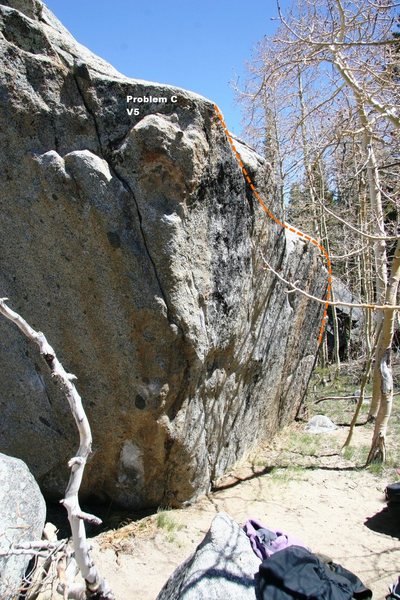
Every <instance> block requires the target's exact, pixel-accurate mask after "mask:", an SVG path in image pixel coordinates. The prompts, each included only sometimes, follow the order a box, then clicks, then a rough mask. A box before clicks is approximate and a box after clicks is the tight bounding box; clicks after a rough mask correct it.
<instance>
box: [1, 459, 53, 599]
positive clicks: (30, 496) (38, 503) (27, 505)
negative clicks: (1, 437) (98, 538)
mask: <svg viewBox="0 0 400 600" xmlns="http://www.w3.org/2000/svg"><path fill="white" fill-rule="evenodd" d="M0 482H1V485H0V547H1V549H2V550H8V549H11V548H12V547H13V546H15V545H16V544H18V543H21V542H28V541H34V540H35V541H38V540H40V539H41V536H42V531H43V527H44V522H45V517H46V505H45V502H44V499H43V496H42V494H41V493H40V490H39V486H38V485H37V483H36V481H35V479H34V478H33V476H32V474H31V472H30V471H29V469H28V467H27V466H26V464H25V463H24V462H22V460H19V459H18V458H13V457H11V456H7V455H6V454H0ZM29 560H30V556H28V555H23V556H16V555H12V554H11V555H10V556H7V557H4V556H2V557H0V573H1V578H0V598H1V599H2V600H12V599H14V598H17V597H18V590H19V589H20V587H21V583H22V579H23V576H24V573H25V570H26V568H27V566H28V563H29Z"/></svg>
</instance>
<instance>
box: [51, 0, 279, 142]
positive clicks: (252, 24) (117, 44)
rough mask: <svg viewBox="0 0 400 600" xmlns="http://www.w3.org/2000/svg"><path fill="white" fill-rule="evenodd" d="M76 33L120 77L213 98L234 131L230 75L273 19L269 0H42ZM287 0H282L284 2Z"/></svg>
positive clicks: (236, 113)
mask: <svg viewBox="0 0 400 600" xmlns="http://www.w3.org/2000/svg"><path fill="white" fill-rule="evenodd" d="M45 3H46V4H47V6H48V7H49V8H50V10H52V11H53V12H54V13H55V15H56V16H57V17H58V18H59V19H60V21H62V23H63V24H64V25H65V26H66V27H67V29H69V30H70V31H71V33H72V34H73V35H74V37H75V38H77V40H78V41H79V42H80V43H82V44H84V45H85V46H87V47H88V48H90V49H91V50H92V51H93V52H95V53H96V54H98V55H100V56H101V57H102V58H104V59H105V60H107V61H108V62H110V63H112V64H113V66H114V67H115V68H116V69H118V70H119V71H121V72H122V73H123V74H124V75H127V76H128V77H136V78H139V79H147V80H149V81H158V82H161V83H169V84H171V85H177V86H180V87H183V88H186V89H189V90H192V91H194V92H197V93H199V94H201V95H203V96H206V97H207V98H210V99H211V100H213V101H214V102H216V103H217V104H218V105H219V107H220V109H221V110H222V112H223V114H224V116H225V120H226V122H227V125H228V128H229V129H230V130H231V131H233V132H235V133H237V134H240V130H241V127H240V120H241V109H240V107H238V106H237V105H236V103H235V99H234V93H233V91H232V89H231V86H230V82H231V81H233V80H235V79H236V78H237V77H238V76H239V82H240V81H243V77H244V74H245V62H246V61H248V60H250V59H251V56H252V51H253V50H254V48H255V46H256V44H257V41H258V40H260V39H261V38H262V37H263V35H266V34H267V35H268V34H270V33H272V32H273V31H274V29H275V27H276V21H272V20H271V18H273V17H276V14H277V9H276V3H275V0H249V1H248V2H245V1H244V0H201V1H200V2H197V1H196V0H194V1H190V0H169V1H165V0H152V1H151V2H148V3H145V2H143V1H141V2H135V1H134V0H112V1H110V0H45ZM288 4H290V0H284V1H283V2H282V5H283V6H284V7H285V6H287V5H288Z"/></svg>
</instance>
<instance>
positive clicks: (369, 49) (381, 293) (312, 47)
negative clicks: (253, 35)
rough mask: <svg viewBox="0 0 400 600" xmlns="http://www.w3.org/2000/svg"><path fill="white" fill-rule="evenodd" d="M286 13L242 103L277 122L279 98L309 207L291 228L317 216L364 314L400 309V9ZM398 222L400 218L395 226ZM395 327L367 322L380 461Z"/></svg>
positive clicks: (263, 48) (309, 1)
mask: <svg viewBox="0 0 400 600" xmlns="http://www.w3.org/2000/svg"><path fill="white" fill-rule="evenodd" d="M277 5H278V12H279V21H280V26H279V29H278V31H277V33H276V34H275V35H274V36H273V37H269V38H265V39H264V40H263V41H262V42H261V43H260V46H259V50H258V56H257V59H256V60H255V61H254V62H253V65H252V67H251V70H250V73H251V77H250V79H249V84H248V86H247V88H246V90H244V92H243V93H242V100H243V101H244V102H246V103H247V104H248V105H250V106H252V110H251V111H249V112H248V114H250V115H251V117H252V119H253V122H256V120H257V118H259V115H260V114H266V112H267V111H266V107H265V105H264V103H265V102H266V101H267V102H269V101H270V95H271V90H273V93H274V103H275V106H279V110H276V109H275V111H274V114H275V115H277V118H276V119H275V128H276V129H277V131H278V136H277V137H278V138H279V140H280V146H279V147H280V153H281V161H282V164H283V166H282V169H281V170H282V173H283V174H284V185H285V188H286V196H287V197H289V193H290V190H293V189H294V186H295V185H296V186H297V187H296V189H297V192H296V198H297V199H298V198H299V197H301V196H302V202H301V204H300V207H299V206H297V207H294V206H293V207H291V205H290V203H289V207H288V208H289V219H290V218H291V217H294V219H295V223H296V224H297V225H298V226H300V227H301V226H302V225H303V223H302V220H304V215H305V214H307V215H308V217H307V219H308V221H309V222H311V224H312V228H313V230H314V231H313V232H312V233H313V235H315V236H316V237H317V238H319V240H321V243H322V244H324V245H325V247H328V248H329V250H330V253H331V254H333V257H334V258H333V259H332V262H333V265H334V270H335V272H336V273H337V274H338V275H339V276H340V277H342V278H345V280H346V283H347V284H349V286H350V287H353V289H354V290H355V295H356V296H359V297H360V298H361V304H365V305H367V306H371V307H373V306H377V305H380V306H383V305H395V304H396V292H397V285H396V284H395V282H396V281H397V268H398V262H397V259H396V256H397V253H394V254H393V252H394V242H395V241H397V240H398V231H397V224H398V216H397V215H398V212H399V211H398V209H399V201H398V198H399V193H400V187H399V183H398V180H399V177H398V175H399V168H398V167H399V161H398V160H397V156H398V154H397V152H398V139H399V133H400V114H399V90H398V86H399V78H398V75H397V70H396V67H397V61H398V58H397V51H398V48H399V42H398V40H397V39H396V38H394V37H393V35H392V33H393V27H394V24H395V23H396V22H397V19H398V15H397V9H396V7H395V4H394V3H393V2H391V1H390V0H388V1H385V2H381V1H379V2H373V1H372V0H302V1H298V2H296V3H295V4H294V6H293V9H292V10H291V11H290V12H289V13H288V14H287V15H284V14H283V12H282V10H281V7H280V3H279V0H278V1H277ZM268 91H269V93H268ZM269 127H270V124H269V123H268V121H265V128H266V129H268V128H269ZM293 208H294V210H293ZM291 213H292V214H291ZM391 213H395V215H396V217H395V218H393V216H392V218H388V217H387V215H388V214H391ZM396 252H397V251H396ZM390 261H391V262H392V267H391V276H390V281H391V282H392V283H391V284H390V285H389V284H388V272H389V270H390V264H389V263H390ZM372 315H374V317H373V318H372ZM383 315H385V316H383ZM389 315H390V311H388V310H386V311H383V312H380V311H373V310H367V312H366V319H365V323H366V327H365V333H366V335H365V346H364V347H365V349H364V355H365V361H366V362H365V368H366V369H367V368H369V366H371V364H372V363H374V367H373V398H372V402H371V408H370V418H371V419H373V420H375V419H376V431H375V434H374V440H373V442H372V449H373V448H374V447H376V440H377V436H378V437H379V439H382V438H383V439H384V437H385V435H386V428H387V418H388V413H389V412H390V411H389V410H388V406H389V404H390V402H389V401H388V395H387V394H388V393H387V392H386V391H385V390H386V389H387V383H385V382H387V381H388V376H387V374H388V372H390V369H391V365H390V360H389V357H388V348H389V346H390V345H391V342H392V338H393V331H394V323H395V320H394V316H393V317H390V316H389ZM333 316H334V315H333ZM334 323H335V319H334ZM336 329H337V327H336ZM336 334H337V332H336ZM375 340H377V342H376V344H375ZM336 343H337V340H336ZM374 347H375V359H374V361H372V360H370V357H371V351H372V349H373V348H374ZM335 354H337V346H336V347H335ZM336 360H337V364H339V361H338V357H337V356H336ZM382 361H383V362H382ZM382 419H383V421H382ZM385 423H386V424H385ZM377 432H380V433H379V435H378V433H377ZM382 445H384V441H383V443H380V447H382ZM372 449H371V457H372V456H374V458H375V459H379V458H381V459H382V458H383V459H384V452H376V451H372ZM371 459H372V458H371Z"/></svg>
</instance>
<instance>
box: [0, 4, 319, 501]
mask: <svg viewBox="0 0 400 600" xmlns="http://www.w3.org/2000/svg"><path fill="white" fill-rule="evenodd" d="M0 30H1V31H2V37H1V38H0V44H1V69H0V80H1V88H0V89H1V92H0V93H1V106H0V111H1V113H0V120H1V123H2V127H1V131H0V143H1V145H0V148H1V149H2V150H1V154H0V171H1V173H2V178H1V183H0V186H1V187H0V204H1V206H0V209H1V210H0V221H1V231H2V235H1V236H0V255H1V264H2V268H1V272H0V296H7V297H9V298H10V304H11V305H12V306H13V307H14V308H15V309H17V310H18V311H20V312H21V313H22V314H23V316H24V317H25V318H26V319H27V320H28V321H29V322H30V323H31V324H32V325H33V326H35V327H36V328H39V329H42V330H43V331H44V332H45V333H46V335H47V337H48V339H49V341H50V343H51V344H52V345H53V346H54V348H55V349H56V350H57V351H58V353H59V357H60V359H61V360H62V362H63V363H64V365H65V367H66V368H67V369H68V370H69V371H71V372H73V373H75V374H76V375H77V376H78V387H79V390H80V392H81V394H82V396H83V401H84V404H85V406H86V409H87V412H88V416H89V419H90V422H91V424H92V428H93V435H94V455H93V457H92V460H91V462H90V463H89V464H88V468H87V472H86V475H85V479H84V482H83V487H82V492H83V495H86V496H95V497H97V498H98V499H107V498H111V499H113V500H114V501H116V502H118V503H121V504H124V505H126V506H130V507H140V506H145V505H147V506H151V505H158V504H163V505H176V504H179V503H182V502H184V501H188V500H192V499H193V498H195V497H196V495H198V494H199V493H201V492H204V491H206V490H207V489H209V487H210V484H211V482H212V481H213V480H215V479H216V478H218V477H219V476H220V475H221V474H222V473H223V472H224V471H225V470H226V468H227V467H228V466H229V465H231V464H232V463H233V462H234V461H235V460H237V459H238V458H239V457H241V456H242V454H243V453H244V451H246V449H248V448H249V447H251V446H253V445H254V444H256V443H257V441H258V440H259V439H260V437H265V436H270V435H272V434H273V433H274V432H275V431H276V430H277V428H278V427H280V426H281V425H283V424H284V423H286V422H287V421H288V419H290V418H291V417H292V415H293V414H294V413H295V411H296V409H297V407H298V405H299V403H300V401H301V398H302V396H303V393H304V390H305V387H306V384H307V381H308V378H309V375H310V371H311V368H312V365H313V361H314V356H315V351H316V340H317V335H318V329H319V326H320V319H321V311H320V307H319V306H318V305H311V304H310V303H309V302H308V301H307V300H306V299H305V298H304V297H299V296H294V295H289V296H288V295H287V294H286V292H285V289H284V287H283V285H282V284H281V283H280V282H279V281H277V280H276V278H275V277H274V276H273V275H272V274H271V273H270V272H268V271H266V270H265V269H264V266H263V262H262V260H261V257H260V250H262V251H263V252H264V254H265V255H266V256H267V258H268V260H269V261H270V262H271V263H272V264H273V265H274V266H275V268H277V269H279V270H280V272H281V273H282V274H283V275H284V276H285V277H288V278H289V279H294V280H297V281H298V282H299V284H300V285H302V286H303V287H304V288H305V289H308V290H309V291H311V292H312V293H315V294H322V293H323V289H324V288H325V285H326V276H325V275H324V274H323V272H322V270H321V265H320V264H319V261H318V257H317V255H316V252H315V251H314V250H313V248H312V247H310V246H309V245H306V244H305V243H304V242H303V241H301V240H300V239H299V238H298V237H297V236H296V235H295V234H292V233H289V232H288V231H287V230H283V229H282V228H281V227H279V226H278V225H276V224H275V223H273V222H272V221H270V220H269V219H268V218H267V217H266V216H265V214H264V213H263V212H262V211H261V209H260V208H259V206H258V203H257V202H256V201H255V199H254V197H253V195H252V192H251V189H250V187H249V185H248V184H247V182H246V180H245V178H244V176H243V173H242V171H241V169H240V167H239V165H238V162H237V160H236V158H235V156H234V155H233V154H232V151H231V148H230V146H229V143H228V141H227V139H226V136H225V134H224V132H223V130H222V128H221V125H220V123H219V121H218V119H217V118H216V115H215V112H214V108H213V104H212V103H211V102H210V101H208V100H206V99H204V98H202V97H200V96H197V95H195V94H193V93H189V92H187V91H185V90H182V89H179V88H173V87H171V86H167V85H160V84H156V83H148V82H144V81H136V80H132V79H127V78H125V77H124V76H122V75H120V74H119V73H117V72H116V71H115V70H114V69H113V68H112V67H110V66H109V65H107V64H106V63H104V61H102V60H101V59H99V58H97V57H95V56H93V55H92V54H91V53H90V52H89V51H88V50H87V49H86V48H83V47H82V46H80V45H79V44H78V43H77V42H76V41H75V40H74V39H73V38H72V37H71V36H70V34H68V32H67V31H66V30H65V29H64V28H63V26H62V25H61V24H60V23H59V22H58V21H57V20H56V19H55V17H54V16H53V15H52V14H51V13H50V12H49V11H48V10H47V9H46V7H44V6H43V5H42V4H41V2H39V1H38V0H35V1H34V0H31V1H29V0H18V1H17V0H8V2H7V3H6V5H5V4H4V2H3V4H0ZM127 96H132V97H137V98H142V99H143V98H147V100H149V101H147V102H145V101H143V102H142V103H133V102H130V103H129V104H128V105H127ZM155 98H157V99H165V100H166V101H165V102H163V101H160V102H154V99H155ZM150 100H152V101H150ZM175 100H176V101H175ZM127 106H128V108H137V109H138V110H137V111H136V112H138V113H139V114H137V115H135V114H134V112H133V113H132V115H129V114H128V112H127V110H126V109H127ZM237 147H238V150H239V151H240V152H241V153H242V155H243V160H244V162H245V163H246V166H247V170H248V172H249V173H250V175H251V177H252V178H253V180H254V181H255V182H256V184H257V186H258V189H259V190H262V189H263V188H262V186H263V177H264V176H263V173H264V162H263V160H262V159H261V158H260V157H259V156H257V154H255V153H254V152H253V151H252V150H251V149H249V148H248V147H247V146H245V145H243V144H241V143H240V142H237ZM265 200H266V202H267V203H268V205H269V206H270V208H271V210H274V211H276V212H277V213H279V209H278V207H277V206H275V205H274V199H273V198H270V197H269V195H268V191H266V193H265ZM0 340H1V342H0V343H1V347H0V372H1V374H2V378H1V383H0V385H1V387H0V403H1V407H0V409H1V414H2V419H1V436H0V440H1V441H0V445H1V448H2V449H3V450H4V451H5V452H8V453H10V454H13V455H17V456H19V457H21V458H22V459H24V460H25V461H26V462H27V463H28V464H29V466H30V468H31V469H32V471H33V473H34V474H35V476H36V478H37V480H38V481H39V483H40V485H41V486H42V489H43V490H44V491H45V493H46V494H47V495H49V496H51V497H59V496H60V495H61V494H62V493H63V490H64V489H65V484H66V480H67V477H68V469H67V468H66V462H67V460H68V458H69V457H71V456H72V455H73V453H74V451H75V449H76V447H77V433H76V429H75V426H74V424H73V422H72V418H71V416H70V414H69V409H68V407H67V405H66V402H65V399H64V398H63V396H62V394H61V393H60V392H59V390H58V389H57V387H56V386H55V384H54V383H53V382H52V381H51V380H50V379H49V376H48V373H47V371H46V366H45V365H43V362H42V361H41V359H40V358H39V357H38V354H37V351H36V348H33V347H31V346H30V345H29V344H28V343H27V342H26V340H25V339H24V338H23V336H22V335H21V334H20V333H19V332H18V331H17V330H16V329H15V327H14V326H13V325H12V324H10V323H8V322H5V321H4V320H1V321H0ZM43 448H51V451H49V452H45V451H43Z"/></svg>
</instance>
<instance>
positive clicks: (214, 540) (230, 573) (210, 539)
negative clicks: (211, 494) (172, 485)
mask: <svg viewBox="0 0 400 600" xmlns="http://www.w3.org/2000/svg"><path fill="white" fill-rule="evenodd" d="M259 566H260V560H259V559H258V558H257V557H256V555H255V554H254V553H253V550H252V549H251V546H250V542H249V539H248V537H247V536H246V534H245V533H244V531H243V530H242V529H241V528H240V527H239V525H238V524H237V523H235V521H233V520H232V519H231V518H230V517H229V515H227V514H225V513H219V514H218V515H217V516H216V517H215V518H214V520H213V522H212V523H211V527H210V529H209V531H208V532H207V534H206V536H205V538H204V540H203V541H202V542H201V544H200V545H199V546H198V547H197V549H196V551H195V552H194V554H193V555H192V556H190V557H189V558H188V559H187V560H186V561H185V562H184V563H183V564H182V565H180V566H179V567H178V568H177V569H176V570H175V571H174V573H173V574H172V575H171V577H170V579H169V580H168V581H167V583H166V584H165V585H164V587H163V589H162V590H161V592H160V593H159V595H158V596H157V600H201V599H204V600H205V599H207V600H227V599H228V598H229V600H254V599H255V598H256V588H255V579H254V576H255V575H256V574H257V573H258V569H259Z"/></svg>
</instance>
